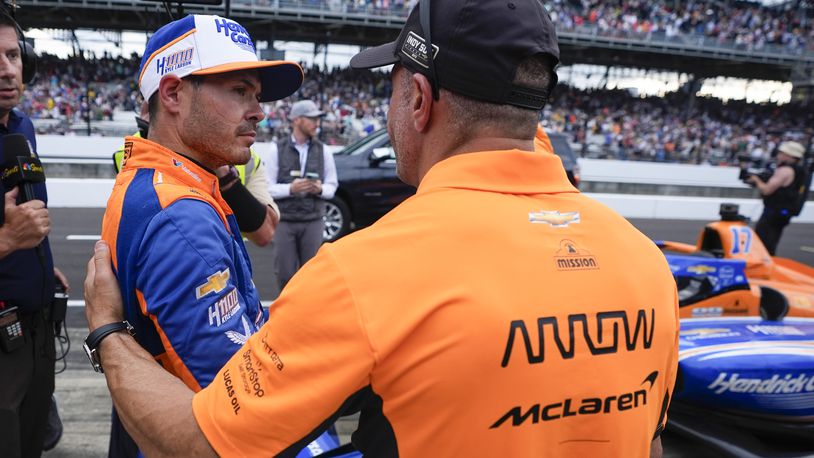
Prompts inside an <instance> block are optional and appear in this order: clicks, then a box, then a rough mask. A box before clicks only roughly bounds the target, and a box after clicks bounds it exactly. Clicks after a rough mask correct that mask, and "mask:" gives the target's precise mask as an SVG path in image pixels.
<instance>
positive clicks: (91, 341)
mask: <svg viewBox="0 0 814 458" xmlns="http://www.w3.org/2000/svg"><path fill="white" fill-rule="evenodd" d="M119 331H127V333H128V334H130V335H131V336H133V337H135V336H136V331H135V330H134V329H133V326H131V325H130V323H128V322H127V320H124V321H117V322H115V323H110V324H106V325H103V326H99V327H98V328H96V329H94V330H93V332H91V333H90V334H88V337H87V338H86V339H85V344H84V345H83V348H84V349H85V354H87V355H88V359H89V360H90V365H91V366H93V370H94V371H96V372H102V373H104V372H105V371H104V369H102V360H101V359H99V344H100V343H102V339H104V338H105V337H107V336H109V335H110V334H113V333H114V332H119Z"/></svg>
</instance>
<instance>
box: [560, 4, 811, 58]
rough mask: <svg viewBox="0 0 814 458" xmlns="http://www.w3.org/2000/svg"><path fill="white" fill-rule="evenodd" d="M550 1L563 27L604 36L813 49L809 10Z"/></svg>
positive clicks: (726, 5)
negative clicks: (697, 40)
mask: <svg viewBox="0 0 814 458" xmlns="http://www.w3.org/2000/svg"><path fill="white" fill-rule="evenodd" d="M550 5H551V16H552V19H553V20H554V21H555V22H556V23H557V24H558V26H559V27H560V29H561V30H577V31H578V30H580V29H585V28H590V29H592V30H593V31H595V32H596V33H599V34H603V35H611V36H639V37H643V38H652V37H654V36H659V35H660V36H663V37H666V38H674V37H677V36H683V37H688V38H696V37H697V38H703V37H706V38H710V39H713V40H714V41H715V42H717V43H720V44H732V45H734V46H736V47H738V48H742V49H748V50H762V49H764V48H766V45H776V46H781V47H784V48H787V49H792V50H802V49H808V50H814V27H813V26H812V18H811V17H810V14H811V12H810V11H803V12H801V11H799V10H796V9H790V10H789V9H784V8H777V7H775V8H768V7H764V6H761V5H760V4H758V3H745V2H742V3H741V2H738V3H734V2H718V1H688V2H674V1H655V2H654V1H643V0H632V1H621V0H614V1H606V0H602V1H599V0H571V1H569V0H557V1H554V2H551V3H550ZM807 16H809V17H807Z"/></svg>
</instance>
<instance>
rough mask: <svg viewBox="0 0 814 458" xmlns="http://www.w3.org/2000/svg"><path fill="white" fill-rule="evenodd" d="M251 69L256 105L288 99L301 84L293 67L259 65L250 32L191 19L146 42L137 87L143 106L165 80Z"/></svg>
mask: <svg viewBox="0 0 814 458" xmlns="http://www.w3.org/2000/svg"><path fill="white" fill-rule="evenodd" d="M254 68H256V69H257V70H258V71H259V77H260V84H261V86H262V87H261V91H260V101H261V102H268V101H271V100H279V99H282V98H285V97H288V96H289V95H291V94H293V93H294V91H296V90H297V89H298V88H299V87H300V85H301V84H302V80H303V72H302V68H300V66H299V65H298V64H296V63H294V62H288V61H281V60H260V59H258V58H257V54H256V53H255V49H254V43H253V42H252V39H251V37H250V36H249V32H247V31H246V29H244V28H243V26H241V25H240V24H238V23H237V22H235V21H233V20H231V19H226V18H223V17H220V16H214V15H203V14H195V15H189V16H187V17H185V18H183V19H179V20H177V21H173V22H170V23H169V24H167V25H165V26H164V27H161V28H160V29H158V31H156V32H155V33H154V34H153V36H152V37H150V40H149V41H148V42H147V49H145V51H144V56H143V57H142V58H141V68H140V70H139V76H138V83H139V89H141V95H142V96H144V100H149V99H150V96H152V95H153V94H154V93H155V91H157V90H158V85H159V83H160V82H161V78H163V77H164V76H165V75H168V74H174V75H178V76H179V77H181V78H183V77H185V76H188V75H212V74H216V73H226V72H232V71H236V70H247V69H254Z"/></svg>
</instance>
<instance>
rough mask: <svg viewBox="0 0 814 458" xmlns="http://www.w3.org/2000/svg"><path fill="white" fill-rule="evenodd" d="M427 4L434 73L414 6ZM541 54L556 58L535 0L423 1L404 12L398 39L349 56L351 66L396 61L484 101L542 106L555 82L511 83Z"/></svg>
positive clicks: (550, 28)
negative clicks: (528, 60) (535, 85)
mask: <svg viewBox="0 0 814 458" xmlns="http://www.w3.org/2000/svg"><path fill="white" fill-rule="evenodd" d="M422 5H430V8H429V9H430V13H431V14H430V18H429V21H428V22H429V23H430V34H431V35H430V38H431V40H430V41H431V42H432V47H433V52H432V54H433V63H434V67H435V70H434V72H433V71H432V69H431V68H430V67H431V66H430V63H429V60H428V58H427V46H426V40H425V38H424V37H425V34H424V33H423V30H422V27H421V18H420V11H419V10H420V6H422ZM538 54H545V55H548V56H549V57H550V58H551V59H552V65H556V64H557V63H559V60H560V48H559V45H558V44H557V34H556V32H555V30H554V24H553V23H552V22H551V18H550V17H549V16H548V12H547V11H546V10H545V8H544V7H543V4H542V2H541V1H540V0H435V1H433V2H430V1H427V0H423V1H421V2H420V3H419V4H416V6H415V8H413V10H412V11H411V12H410V16H409V17H408V18H407V22H406V23H405V24H404V28H403V29H401V33H400V34H399V37H398V39H396V41H394V42H392V43H387V44H384V45H381V46H377V47H374V48H369V49H366V50H364V51H362V52H360V53H359V54H357V55H355V56H353V58H352V59H351V60H350V66H351V67H353V68H376V67H382V66H385V65H391V64H395V63H400V64H401V65H403V66H404V67H406V68H407V69H408V70H410V71H412V72H414V73H421V74H423V75H425V76H427V78H429V79H430V81H432V80H433V75H432V73H435V77H434V79H435V82H434V84H437V85H438V86H440V87H443V88H445V89H447V90H450V91H452V92H455V93H457V94H461V95H464V96H467V97H471V98H474V99H478V100H483V101H486V102H492V103H498V104H509V105H515V106H519V107H522V108H529V109H536V110H539V109H542V108H543V106H545V103H546V101H547V100H548V96H549V94H550V92H551V89H553V87H554V85H555V84H556V81H557V75H556V73H554V74H553V81H552V82H551V86H550V87H548V88H545V89H542V90H541V89H536V88H530V87H524V86H519V85H515V84H513V83H512V81H513V80H514V77H515V73H516V72H517V67H518V65H519V64H520V62H522V61H523V60H524V59H526V58H529V57H532V56H535V55H538Z"/></svg>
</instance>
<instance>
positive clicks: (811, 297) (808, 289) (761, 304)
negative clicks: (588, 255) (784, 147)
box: [656, 204, 814, 320]
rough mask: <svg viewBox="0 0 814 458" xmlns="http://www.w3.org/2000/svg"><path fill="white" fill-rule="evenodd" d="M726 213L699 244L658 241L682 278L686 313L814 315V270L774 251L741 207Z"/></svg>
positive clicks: (709, 227)
mask: <svg viewBox="0 0 814 458" xmlns="http://www.w3.org/2000/svg"><path fill="white" fill-rule="evenodd" d="M720 215H721V220H720V221H716V222H712V223H709V224H707V225H706V226H704V228H703V229H702V230H701V233H700V235H699V236H698V242H697V243H696V244H695V245H690V244H686V243H680V242H670V241H656V244H657V245H658V246H659V247H660V248H661V250H662V252H663V253H664V255H665V257H666V258H667V262H668V263H669V265H670V269H671V270H672V272H673V276H674V277H675V279H676V284H677V286H678V294H679V306H680V316H681V317H682V318H693V317H695V318H697V317H718V316H757V315H760V316H762V317H763V318H764V319H768V320H779V319H782V318H783V317H784V316H786V315H788V316H799V317H812V318H814V268H812V267H809V266H807V265H805V264H802V263H799V262H797V261H794V260H791V259H787V258H781V257H777V256H771V255H769V252H768V250H766V247H765V246H764V245H763V243H762V242H761V241H760V238H759V237H758V236H757V234H755V232H754V231H753V230H752V229H751V228H750V227H749V226H748V225H747V223H746V218H745V217H743V216H741V215H740V214H739V213H738V206H737V205H735V204H722V205H721V211H720Z"/></svg>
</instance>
